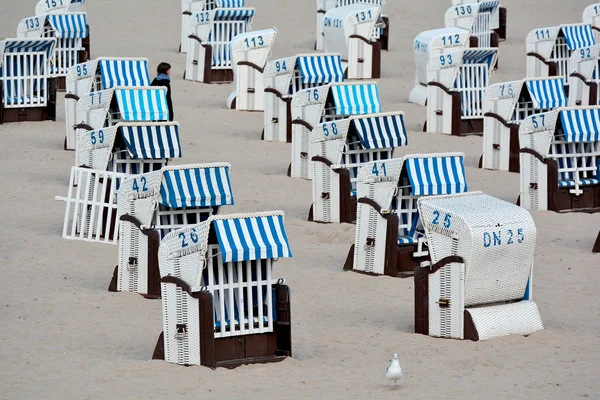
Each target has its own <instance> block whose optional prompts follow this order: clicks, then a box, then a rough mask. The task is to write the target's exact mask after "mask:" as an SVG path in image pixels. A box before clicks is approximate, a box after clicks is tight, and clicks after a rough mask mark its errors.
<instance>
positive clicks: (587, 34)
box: [561, 25, 596, 50]
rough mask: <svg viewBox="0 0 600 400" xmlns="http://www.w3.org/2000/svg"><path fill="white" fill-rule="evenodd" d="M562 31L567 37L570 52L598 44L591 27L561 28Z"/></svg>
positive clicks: (574, 26)
mask: <svg viewBox="0 0 600 400" xmlns="http://www.w3.org/2000/svg"><path fill="white" fill-rule="evenodd" d="M561 31H562V33H563V35H564V36H565V40H566V41H567V47H568V48H569V50H576V49H580V48H582V47H589V46H593V45H594V44H596V42H595V40H594V33H593V32H592V26H591V25H573V26H563V27H561Z"/></svg>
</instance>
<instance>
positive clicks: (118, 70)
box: [64, 57, 151, 150]
mask: <svg viewBox="0 0 600 400" xmlns="http://www.w3.org/2000/svg"><path fill="white" fill-rule="evenodd" d="M150 82H151V81H150V73H149V72H148V60H147V59H145V58H105V57H100V58H97V59H95V60H91V61H88V62H85V63H82V64H77V65H75V66H73V67H71V68H69V70H68V71H67V77H66V89H67V94H65V111H66V118H65V120H66V125H67V135H66V136H65V145H64V148H65V150H75V149H76V148H77V142H76V136H75V126H76V125H77V124H79V123H81V122H82V121H84V120H85V119H86V115H85V114H84V115H79V114H78V104H77V103H78V101H79V98H80V97H82V96H84V95H89V93H90V92H97V91H102V90H107V89H113V88H115V87H133V86H150Z"/></svg>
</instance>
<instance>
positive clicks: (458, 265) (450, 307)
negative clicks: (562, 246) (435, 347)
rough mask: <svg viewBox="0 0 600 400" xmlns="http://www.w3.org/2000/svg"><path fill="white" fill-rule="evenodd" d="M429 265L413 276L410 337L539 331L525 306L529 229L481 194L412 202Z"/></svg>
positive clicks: (534, 313)
mask: <svg viewBox="0 0 600 400" xmlns="http://www.w3.org/2000/svg"><path fill="white" fill-rule="evenodd" d="M417 204H418V208H419V214H420V218H421V221H422V223H423V226H424V228H425V234H426V236H427V243H428V244H429V253H430V255H431V262H430V263H428V264H426V265H424V266H423V267H420V268H417V269H416V270H415V332H416V333H421V334H424V335H429V336H434V337H441V338H452V339H468V340H487V339H492V338H496V337H500V336H505V335H530V334H532V333H534V332H537V331H539V330H542V329H544V326H543V324H542V319H541V317H540V313H539V310H538V307H537V305H536V304H535V303H534V302H533V301H532V271H533V259H534V252H535V240H536V235H537V232H536V227H535V224H534V222H533V218H531V215H530V214H529V212H527V210H524V209H522V208H520V207H518V206H515V205H514V204H511V203H508V202H505V201H503V200H500V199H497V198H495V197H492V196H488V195H486V194H483V193H481V192H471V193H463V194H453V195H446V196H429V197H423V198H421V199H419V200H418V202H417Z"/></svg>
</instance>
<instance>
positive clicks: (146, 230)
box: [108, 163, 233, 298]
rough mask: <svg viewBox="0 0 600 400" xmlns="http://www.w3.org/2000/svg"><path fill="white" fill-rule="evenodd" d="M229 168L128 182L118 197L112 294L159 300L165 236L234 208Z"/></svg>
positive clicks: (180, 170) (200, 167) (182, 170)
mask: <svg viewBox="0 0 600 400" xmlns="http://www.w3.org/2000/svg"><path fill="white" fill-rule="evenodd" d="M230 169H231V166H230V165H229V164H227V163H213V164H190V165H176V166H169V167H164V168H162V169H160V170H155V171H154V172H149V173H145V174H142V175H137V176H131V177H129V178H128V179H126V180H125V181H123V182H122V184H121V188H120V189H119V193H118V196H117V197H118V201H117V207H118V221H119V222H118V224H119V263H118V264H117V266H116V267H115V270H114V273H113V277H112V280H111V283H110V285H109V288H108V290H109V291H112V292H114V291H120V292H134V293H139V294H141V295H143V296H144V297H147V298H159V297H160V273H159V268H158V246H159V244H160V240H161V238H164V237H165V236H166V235H167V234H168V233H169V232H171V231H173V230H175V229H179V228H183V227H185V226H188V225H192V224H198V223H200V222H203V221H206V220H207V219H208V218H209V217H210V216H211V215H214V214H217V213H218V212H219V209H220V207H221V206H225V205H233V193H232V190H231V182H230V179H229V170H230Z"/></svg>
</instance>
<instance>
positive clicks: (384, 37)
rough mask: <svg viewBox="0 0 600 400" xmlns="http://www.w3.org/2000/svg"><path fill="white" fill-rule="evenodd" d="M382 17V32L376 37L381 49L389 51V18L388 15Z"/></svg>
mask: <svg viewBox="0 0 600 400" xmlns="http://www.w3.org/2000/svg"><path fill="white" fill-rule="evenodd" d="M381 18H382V19H383V23H384V24H385V28H383V32H381V36H380V37H379V39H378V42H379V43H380V44H381V50H385V51H389V50H390V47H389V46H390V19H389V18H388V17H381Z"/></svg>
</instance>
